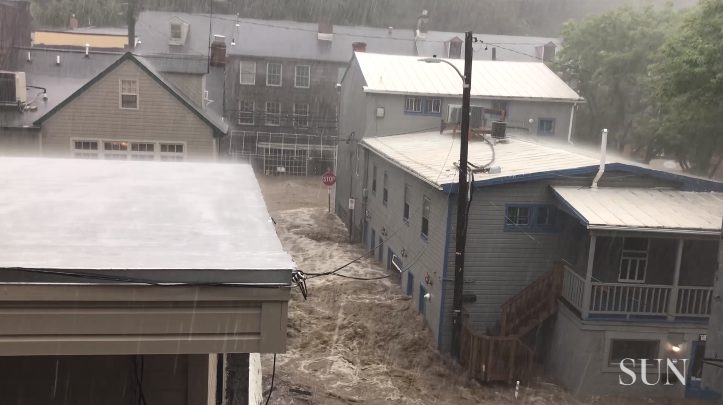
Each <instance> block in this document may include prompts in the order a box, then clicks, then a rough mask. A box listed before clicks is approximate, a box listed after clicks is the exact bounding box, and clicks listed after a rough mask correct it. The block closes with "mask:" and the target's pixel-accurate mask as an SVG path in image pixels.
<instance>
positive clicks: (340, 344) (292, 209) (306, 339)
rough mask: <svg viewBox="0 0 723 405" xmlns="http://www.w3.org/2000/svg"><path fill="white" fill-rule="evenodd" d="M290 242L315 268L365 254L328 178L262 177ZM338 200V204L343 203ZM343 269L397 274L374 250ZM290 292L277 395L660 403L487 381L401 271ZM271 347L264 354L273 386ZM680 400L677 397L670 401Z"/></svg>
mask: <svg viewBox="0 0 723 405" xmlns="http://www.w3.org/2000/svg"><path fill="white" fill-rule="evenodd" d="M259 182H260V184H261V187H262V191H263V193H264V198H265V199H266V203H267V206H268V207H269V211H270V212H271V213H272V216H273V218H274V220H275V221H276V226H277V232H278V234H279V237H280V239H281V242H282V243H283V245H284V248H285V249H286V250H287V251H288V252H289V253H290V254H291V256H292V257H293V258H294V261H295V262H296V264H297V266H298V268H299V269H301V270H303V271H305V272H317V273H318V272H325V271H330V270H333V269H335V268H337V267H339V266H341V265H343V264H346V263H348V262H349V261H351V260H353V259H355V258H357V257H359V256H362V255H363V254H364V253H365V252H364V250H363V249H362V247H361V246H360V245H350V244H349V243H348V242H347V240H348V239H347V238H348V235H347V233H346V229H345V228H344V225H343V224H342V223H341V222H340V221H339V220H338V218H337V217H336V216H335V215H334V214H329V213H327V194H326V187H324V186H322V185H321V181H320V179H318V178H303V177H259ZM333 204H334V202H333V200H332V207H333ZM341 273H342V274H345V275H352V276H357V277H375V276H383V275H387V274H390V273H388V272H387V271H385V270H384V269H383V268H382V267H381V265H380V264H379V263H377V262H375V261H374V260H373V259H372V258H364V259H362V260H360V261H358V262H356V263H354V264H352V265H350V266H349V267H347V268H346V269H344V270H343V271H342V272H341ZM307 287H308V290H309V297H308V300H306V301H304V299H303V297H302V296H301V294H300V293H299V292H298V290H294V291H293V292H292V296H291V301H290V302H289V323H288V331H287V333H288V347H287V352H286V353H283V354H279V355H278V356H277V363H276V378H275V383H274V391H273V395H272V397H271V401H270V402H269V403H271V404H332V405H334V404H362V403H363V404H389V403H395V404H430V405H431V404H450V405H452V404H455V405H456V404H462V405H463V404H535V405H547V404H550V405H552V404H603V403H605V404H607V403H610V404H631V405H632V404H650V403H656V402H655V401H652V400H646V399H639V400H623V399H619V398H618V399H613V398H599V397H594V398H586V399H576V398H574V397H572V396H571V395H570V394H568V393H567V392H565V391H564V390H562V389H560V388H559V387H557V386H555V385H554V384H551V383H548V382H544V381H543V380H539V381H537V382H536V383H534V384H533V385H532V386H531V387H526V386H525V387H521V389H520V392H519V397H518V399H515V396H514V389H513V388H512V387H508V386H505V385H480V384H478V383H477V382H475V381H472V380H470V379H468V378H467V377H466V376H465V373H464V371H463V370H462V369H460V368H459V367H457V366H455V365H454V364H453V362H451V361H450V360H449V359H448V357H447V356H445V355H442V354H440V353H439V352H438V351H437V350H436V347H435V342H434V338H433V336H432V334H431V332H430V331H429V329H427V327H426V326H425V324H424V321H423V320H422V318H421V317H420V316H419V315H418V314H417V312H416V311H415V309H414V305H412V303H411V302H410V299H409V297H407V296H406V295H404V294H403V293H402V291H401V288H400V286H399V279H398V276H397V277H396V278H395V277H390V278H386V279H382V280H376V281H358V280H350V279H344V278H340V277H334V276H326V277H319V278H315V279H311V280H309V281H308V282H307ZM271 359H272V357H271V355H263V356H262V364H263V368H264V395H266V394H267V393H268V389H269V382H270V381H269V380H270V375H271ZM660 403H674V402H660Z"/></svg>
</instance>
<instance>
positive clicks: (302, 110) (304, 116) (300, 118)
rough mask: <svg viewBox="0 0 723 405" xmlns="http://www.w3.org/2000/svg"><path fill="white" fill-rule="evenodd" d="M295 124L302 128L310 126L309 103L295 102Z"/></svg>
mask: <svg viewBox="0 0 723 405" xmlns="http://www.w3.org/2000/svg"><path fill="white" fill-rule="evenodd" d="M294 125H295V126H297V127H300V128H307V127H308V126H309V105H308V104H294Z"/></svg>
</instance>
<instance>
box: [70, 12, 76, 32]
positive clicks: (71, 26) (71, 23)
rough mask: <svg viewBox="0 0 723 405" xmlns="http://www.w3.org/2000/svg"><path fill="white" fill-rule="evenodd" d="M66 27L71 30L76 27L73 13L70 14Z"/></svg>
mask: <svg viewBox="0 0 723 405" xmlns="http://www.w3.org/2000/svg"><path fill="white" fill-rule="evenodd" d="M68 28H69V29H71V30H77V29H78V19H77V18H75V14H73V15H71V16H70V20H68Z"/></svg>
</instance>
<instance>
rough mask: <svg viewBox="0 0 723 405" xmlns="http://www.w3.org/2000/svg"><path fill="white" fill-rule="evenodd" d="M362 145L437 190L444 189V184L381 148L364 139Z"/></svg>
mask: <svg viewBox="0 0 723 405" xmlns="http://www.w3.org/2000/svg"><path fill="white" fill-rule="evenodd" d="M361 145H362V147H363V148H366V149H368V150H370V151H372V152H374V153H375V154H377V155H378V156H379V157H381V158H382V159H384V160H386V161H387V162H389V163H390V164H392V165H393V166H395V167H398V168H399V169H401V170H402V171H404V172H407V173H409V174H411V175H412V176H414V177H416V178H417V179H419V180H421V181H422V182H424V183H426V184H427V185H429V186H431V187H433V188H434V189H435V190H440V191H442V190H443V186H442V185H440V184H437V183H435V182H433V181H431V180H429V179H428V178H426V177H425V176H423V175H422V174H421V173H419V172H416V171H414V170H412V169H411V168H409V167H407V166H404V165H403V164H401V163H399V162H398V161H396V160H394V159H393V158H392V157H391V156H389V155H387V154H386V153H384V152H382V151H380V150H379V149H377V148H375V147H374V146H372V145H369V144H368V143H367V142H366V140H362V142H361Z"/></svg>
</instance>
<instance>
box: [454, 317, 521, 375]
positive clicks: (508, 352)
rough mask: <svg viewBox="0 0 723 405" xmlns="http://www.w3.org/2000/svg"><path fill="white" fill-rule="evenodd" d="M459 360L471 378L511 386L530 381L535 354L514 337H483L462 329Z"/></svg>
mask: <svg viewBox="0 0 723 405" xmlns="http://www.w3.org/2000/svg"><path fill="white" fill-rule="evenodd" d="M459 360H460V363H461V364H462V365H463V366H464V367H465V368H466V369H467V370H468V372H469V375H470V377H472V378H475V379H477V380H480V381H483V382H489V381H504V382H507V383H508V384H512V383H513V382H514V381H517V380H519V381H527V380H528V379H529V377H530V373H531V370H532V363H533V361H534V352H533V350H532V349H531V348H530V347H529V346H527V345H526V344H524V343H523V342H522V341H521V340H520V339H519V338H518V337H517V336H486V335H481V334H478V333H475V332H473V331H472V330H470V329H469V328H468V327H467V326H465V327H464V328H463V330H462V339H461V350H460V357H459Z"/></svg>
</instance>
